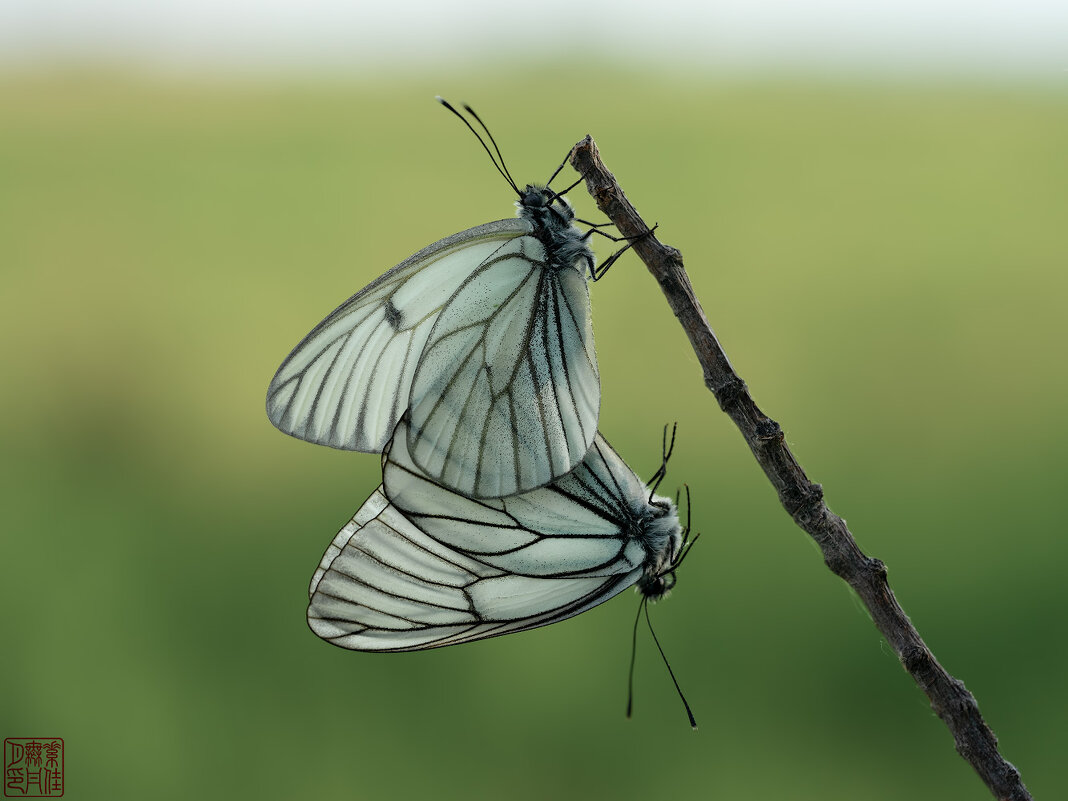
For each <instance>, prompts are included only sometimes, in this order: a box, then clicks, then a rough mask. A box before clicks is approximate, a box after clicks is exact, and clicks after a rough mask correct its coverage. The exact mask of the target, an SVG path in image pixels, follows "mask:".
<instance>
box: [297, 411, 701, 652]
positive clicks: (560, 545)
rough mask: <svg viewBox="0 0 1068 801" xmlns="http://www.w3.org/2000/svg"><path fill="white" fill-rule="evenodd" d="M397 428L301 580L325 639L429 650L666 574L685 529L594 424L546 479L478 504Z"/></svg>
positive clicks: (528, 623)
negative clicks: (586, 445)
mask: <svg viewBox="0 0 1068 801" xmlns="http://www.w3.org/2000/svg"><path fill="white" fill-rule="evenodd" d="M405 428H406V421H402V422H401V423H400V424H399V426H398V429H397V432H396V434H395V435H394V437H393V440H392V442H391V443H390V445H389V446H388V447H387V449H386V451H385V453H384V455H383V480H382V486H380V487H379V488H378V489H377V490H375V492H374V493H373V494H372V495H371V497H370V498H368V499H367V501H366V502H365V503H364V504H363V506H362V507H361V508H360V510H359V511H358V512H357V513H356V514H355V516H354V517H353V518H352V520H351V521H349V523H348V524H347V525H346V526H345V527H344V528H343V529H341V531H340V532H339V533H338V535H337V536H336V537H335V538H334V541H333V543H332V544H331V545H330V547H329V548H328V549H327V551H326V554H325V555H324V556H323V559H322V562H321V563H320V566H319V569H318V570H316V571H315V575H314V576H313V577H312V581H311V588H310V595H311V600H310V604H309V607H308V623H309V625H310V626H311V629H312V631H314V632H315V633H316V634H317V635H319V636H320V637H322V638H323V639H324V640H327V641H328V642H331V643H333V644H334V645H339V646H341V647H343V648H350V649H353V650H357V651H414V650H421V649H425V648H437V647H441V646H445V645H454V644H456V643H462V642H468V641H471V640H478V639H482V638H485V637H495V636H498V635H501V634H508V633H511V632H516V631H524V630H526V629H531V628H535V627H537V626H544V625H547V624H549V623H555V622H557V621H560V620H564V619H566V618H569V617H572V616H574V615H577V614H579V613H580V612H584V611H586V610H587V609H590V608H591V607H594V606H596V605H597V604H600V603H603V602H604V601H607V600H608V599H609V598H611V597H613V596H614V595H616V594H618V593H620V592H622V591H623V590H624V589H626V588H627V587H630V586H632V585H635V584H637V586H638V589H639V591H640V592H641V593H642V594H643V595H644V596H645V597H646V598H651V599H653V600H656V599H657V598H660V597H661V596H663V595H664V593H665V592H667V590H668V589H670V588H671V586H672V585H673V584H674V570H675V568H676V567H677V566H678V564H679V562H680V560H681V558H682V556H683V554H684V553H685V552H686V550H687V547H686V545H687V535H688V531H687V530H684V529H683V527H682V526H681V525H680V523H679V517H678V512H677V509H676V506H675V504H674V503H673V502H672V501H671V500H670V499H668V498H663V497H660V496H658V495H655V494H654V492H655V488H656V484H655V483H654V485H653V489H650V488H649V487H647V486H646V485H645V484H644V483H643V482H642V481H641V479H639V478H638V476H636V475H635V474H634V471H633V470H631V469H630V468H629V467H628V466H627V465H626V463H624V461H623V460H622V459H621V458H620V456H619V454H617V453H616V452H615V451H614V450H613V449H612V447H611V446H610V445H609V444H608V442H607V441H605V439H604V438H603V437H602V436H601V435H600V434H597V436H596V437H595V439H594V443H593V446H592V447H591V448H590V450H589V452H588V453H587V454H586V457H585V458H584V459H583V461H582V462H581V463H580V464H579V465H578V467H576V468H575V470H573V471H572V472H571V473H568V474H567V475H566V476H564V477H562V478H559V479H557V480H556V481H554V482H553V483H552V484H549V485H548V486H545V487H542V488H540V489H536V490H533V491H531V492H527V493H524V494H522V495H515V496H512V497H508V498H501V499H492V500H477V499H472V498H469V497H466V496H464V495H461V494H458V493H455V492H453V491H451V490H449V489H446V488H445V487H442V486H440V485H438V484H436V483H434V482H433V481H431V480H429V479H428V478H427V477H426V476H425V475H424V474H423V473H422V471H420V469H419V468H418V467H417V466H416V465H415V463H414V462H413V460H412V458H411V455H410V454H409V453H408V449H407V445H406V442H407V432H406V430H405ZM665 451H667V449H666V448H665ZM665 460H666V453H665ZM662 477H663V467H661V470H660V471H658V472H657V476H656V477H655V478H656V483H659V479H660V478H662Z"/></svg>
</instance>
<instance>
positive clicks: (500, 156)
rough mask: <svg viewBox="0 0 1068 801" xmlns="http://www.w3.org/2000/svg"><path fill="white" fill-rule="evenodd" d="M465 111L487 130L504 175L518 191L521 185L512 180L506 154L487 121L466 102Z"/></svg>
mask: <svg viewBox="0 0 1068 801" xmlns="http://www.w3.org/2000/svg"><path fill="white" fill-rule="evenodd" d="M464 111H466V112H467V113H468V114H470V115H471V116H472V117H474V118H475V122H477V123H478V124H479V125H480V126H481V127H482V130H483V131H485V132H486V136H487V137H489V140H490V144H491V145H493V149H494V151H496V153H497V158H498V159H499V160H500V162H501V172H503V173H504V177H505V178H507V179H508V183H510V184H511V185H512V188H513V189H515V191H516V192H518V191H519V187H518V186H516V183H515V181H513V180H512V173H510V172H509V171H508V165H507V164H505V163H504V154H502V153H501V149H500V148H499V147H497V140H496V139H494V138H493V134H491V133H490V129H489V128H487V127H486V123H484V122H483V121H482V118H481V117H480V116H478V114H476V113H475V110H474V109H473V108H471V107H470V106H469V105H467V104H466V103H465V104H464Z"/></svg>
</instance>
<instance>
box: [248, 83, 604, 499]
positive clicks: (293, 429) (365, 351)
mask: <svg viewBox="0 0 1068 801" xmlns="http://www.w3.org/2000/svg"><path fill="white" fill-rule="evenodd" d="M446 105H447V104H446ZM449 108H450V109H451V108H452V107H451V106H449ZM454 111H455V110H454ZM468 111H470V109H468ZM471 113H472V114H473V112H471ZM458 116H459V114H458ZM461 119H464V118H463V117H461ZM475 119H476V120H477V119H478V118H477V117H475ZM464 122H465V123H466V124H467V125H468V127H469V128H471V130H472V131H474V128H473V127H471V125H470V123H467V121H466V120H464ZM479 123H480V124H481V120H479ZM483 128H485V126H483ZM487 134H488V131H487ZM476 136H478V134H477V132H476ZM490 140H491V141H492V137H491V138H490ZM480 141H482V140H481V137H480ZM483 147H486V145H485V143H484V142H483ZM494 148H495V149H496V145H495V144H494ZM486 151H487V152H488V153H489V152H490V151H489V148H488V147H486ZM497 153H498V155H499V153H500V151H499V150H498V151H497ZM490 157H491V158H493V154H492V153H490ZM494 165H495V166H497V168H498V170H499V171H500V172H501V174H502V175H504V176H505V178H506V180H507V181H508V182H509V184H510V185H511V186H512V188H513V189H515V191H516V193H517V194H518V195H519V200H518V202H517V205H518V207H519V217H518V219H514V220H499V221H497V222H491V223H487V224H485V225H480V226H477V227H475V228H470V229H468V230H467V231H462V232H461V233H458V234H454V235H452V236H449V237H446V238H445V239H442V240H439V241H438V242H435V243H434V244H432V245H430V246H429V247H427V248H424V249H423V250H421V251H419V252H418V253H416V254H415V255H414V256H412V257H410V258H408V259H406V260H405V261H403V262H401V263H400V264H398V265H397V266H396V267H394V268H393V269H391V270H390V271H389V272H387V273H386V274H385V275H383V276H381V277H380V278H379V279H377V280H376V281H374V282H373V283H371V284H370V285H369V286H367V287H365V288H364V289H362V290H360V291H359V292H357V293H356V294H355V295H353V296H352V297H351V298H350V299H349V300H347V301H346V302H345V303H343V304H342V305H341V306H339V307H338V308H337V309H335V310H334V311H333V312H332V313H331V314H330V315H329V316H328V317H327V318H326V319H325V320H323V321H322V322H321V323H319V325H318V326H316V327H315V328H314V329H313V330H312V332H311V333H310V334H308V335H307V336H306V337H305V338H304V339H303V341H301V343H300V344H299V345H297V347H296V348H294V350H293V352H292V353H290V354H289V356H288V357H287V358H286V360H285V361H284V362H283V363H282V366H281V367H279V368H278V372H277V373H276V375H275V376H274V379H273V380H272V381H271V384H270V387H269V388H268V390H267V415H268V417H270V419H271V422H272V423H274V424H275V425H276V426H277V427H278V428H280V429H281V430H282V431H284V432H285V433H287V434H291V435H292V436H294V437H298V438H300V439H304V440H307V441H309V442H315V443H318V444H321V445H329V446H331V447H334V448H343V449H347V450H357V451H369V452H380V451H381V450H382V449H383V447H384V446H385V444H386V443H387V442H388V441H389V439H390V437H391V436H392V435H393V430H394V427H395V426H396V425H397V422H398V421H399V420H400V418H401V416H402V415H403V414H404V413H405V411H406V410H408V409H410V410H411V426H410V427H409V428H408V434H407V437H408V441H407V446H408V449H409V451H410V453H411V455H412V459H413V460H414V462H415V463H416V464H417V465H418V466H419V468H420V469H421V470H423V472H425V473H426V474H427V475H429V476H431V477H432V478H433V479H434V480H435V481H436V482H438V483H440V484H442V485H445V486H447V487H450V488H452V489H455V490H458V491H459V492H462V493H464V494H466V495H470V496H472V497H477V498H490V497H501V496H505V495H513V494H516V493H519V492H525V491H527V490H531V489H534V488H536V487H540V486H544V485H545V484H548V483H549V482H550V481H552V480H553V479H556V478H558V477H559V476H562V475H564V474H566V473H567V472H568V471H570V470H571V469H572V468H573V467H574V466H575V465H576V464H577V463H578V462H579V460H581V459H582V457H583V456H584V455H585V454H586V451H587V450H588V449H589V447H590V445H591V443H592V442H593V438H594V434H595V433H596V430H597V416H598V412H599V407H600V398H601V392H600V378H599V375H598V371H597V360H596V355H595V353H594V346H593V330H592V327H591V325H590V303H589V288H588V285H587V280H588V279H589V278H591V277H597V276H599V275H600V274H601V273H597V274H596V276H595V272H594V270H595V268H594V258H593V253H592V252H591V251H590V249H589V247H588V246H587V244H586V241H587V239H588V238H589V236H590V234H589V233H588V232H583V231H581V230H580V229H579V228H577V227H576V226H575V225H574V224H573V221H574V219H575V214H574V212H573V211H572V209H571V206H570V205H569V204H568V202H567V201H566V200H565V199H564V198H563V197H562V196H560V195H559V194H557V193H555V192H553V191H551V190H550V189H548V188H547V187H540V186H530V185H528V186H527V187H526V188H525V189H523V190H520V189H519V188H518V187H517V186H516V184H515V182H514V181H513V180H512V178H511V176H510V175H509V173H508V171H507V169H506V168H505V167H504V164H503V160H502V162H501V164H500V165H497V161H496V160H494ZM561 166H563V165H561ZM557 172H559V170H557ZM554 177H555V174H554ZM550 180H552V179H550ZM610 261H611V260H609V262H608V263H610ZM608 263H606V265H605V267H607V264H608ZM605 267H602V271H603V269H605Z"/></svg>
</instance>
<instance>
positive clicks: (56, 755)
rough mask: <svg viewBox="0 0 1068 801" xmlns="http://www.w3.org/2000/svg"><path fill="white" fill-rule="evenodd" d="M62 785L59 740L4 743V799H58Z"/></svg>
mask: <svg viewBox="0 0 1068 801" xmlns="http://www.w3.org/2000/svg"><path fill="white" fill-rule="evenodd" d="M63 786H64V785H63V738H62V737H9V738H7V739H6V740H4V797H5V798H58V797H59V796H61V795H63Z"/></svg>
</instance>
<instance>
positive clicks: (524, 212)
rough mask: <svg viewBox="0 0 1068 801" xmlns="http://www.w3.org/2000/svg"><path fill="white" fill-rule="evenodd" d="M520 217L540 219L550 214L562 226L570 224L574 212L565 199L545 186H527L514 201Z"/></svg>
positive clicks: (573, 217)
mask: <svg viewBox="0 0 1068 801" xmlns="http://www.w3.org/2000/svg"><path fill="white" fill-rule="evenodd" d="M516 206H518V207H519V216H521V217H542V218H544V217H545V216H547V215H549V214H551V215H553V216H554V217H556V218H557V220H558V221H559V222H560V223H562V224H564V225H567V224H570V223H571V221H572V220H574V219H575V211H574V209H572V208H571V204H570V203H568V202H567V198H565V197H564V196H563V195H558V194H556V193H555V192H553V191H552V190H551V189H549V188H548V187H546V186H537V185H535V184H527V186H526V188H525V189H523V190H522V191H521V192H520V193H519V200H517V201H516Z"/></svg>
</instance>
